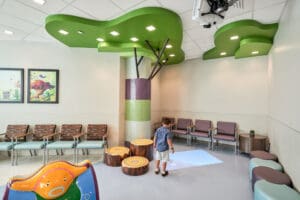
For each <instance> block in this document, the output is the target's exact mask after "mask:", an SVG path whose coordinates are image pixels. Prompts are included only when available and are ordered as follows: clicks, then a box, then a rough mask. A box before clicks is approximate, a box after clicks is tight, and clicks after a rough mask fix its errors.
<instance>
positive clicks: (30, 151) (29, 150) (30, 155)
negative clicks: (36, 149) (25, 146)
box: [29, 149, 32, 157]
mask: <svg viewBox="0 0 300 200" xmlns="http://www.w3.org/2000/svg"><path fill="white" fill-rule="evenodd" d="M29 153H30V156H31V157H32V151H31V149H29Z"/></svg>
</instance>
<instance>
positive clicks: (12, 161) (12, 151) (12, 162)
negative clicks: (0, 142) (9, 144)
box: [9, 149, 14, 166]
mask: <svg viewBox="0 0 300 200" xmlns="http://www.w3.org/2000/svg"><path fill="white" fill-rule="evenodd" d="M9 154H10V155H11V165H12V166H14V150H13V149H12V150H11V153H9Z"/></svg>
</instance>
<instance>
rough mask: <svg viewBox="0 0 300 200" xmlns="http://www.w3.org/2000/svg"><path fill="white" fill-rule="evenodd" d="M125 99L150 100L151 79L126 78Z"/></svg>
mask: <svg viewBox="0 0 300 200" xmlns="http://www.w3.org/2000/svg"><path fill="white" fill-rule="evenodd" d="M126 100H151V80H148V79H145V78H139V79H126Z"/></svg>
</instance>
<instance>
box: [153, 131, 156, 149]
mask: <svg viewBox="0 0 300 200" xmlns="http://www.w3.org/2000/svg"><path fill="white" fill-rule="evenodd" d="M153 148H154V149H156V132H155V133H154V138H153Z"/></svg>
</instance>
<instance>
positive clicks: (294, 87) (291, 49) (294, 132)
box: [268, 0, 300, 190]
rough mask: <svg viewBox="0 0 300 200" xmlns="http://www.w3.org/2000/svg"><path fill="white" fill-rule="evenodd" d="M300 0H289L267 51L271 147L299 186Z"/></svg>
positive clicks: (299, 188) (299, 186) (299, 187)
mask: <svg viewBox="0 0 300 200" xmlns="http://www.w3.org/2000/svg"><path fill="white" fill-rule="evenodd" d="M299 10H300V1H299V0H289V1H287V6H286V8H285V10H284V13H283V15H282V17H281V21H280V24H279V30H278V32H277V34H276V38H275V41H274V46H273V48H272V51H271V53H270V55H269V68H268V77H269V91H270V94H269V130H268V133H269V137H270V141H271V151H272V152H274V153H276V154H277V155H278V156H279V160H280V162H281V163H282V164H283V166H284V168H285V171H286V172H287V173H288V174H289V175H290V176H291V177H292V180H293V182H294V185H295V187H296V188H297V189H298V190H300V156H299V153H300V106H299V105H300V92H299V88H300V78H299V74H300V67H299V55H300V39H299V34H300V23H299V20H300V12H299Z"/></svg>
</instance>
